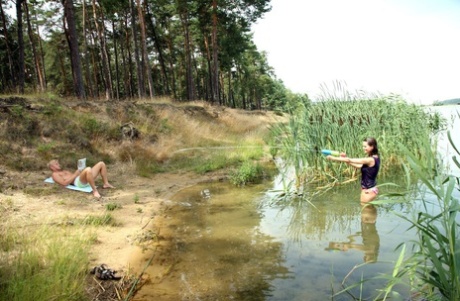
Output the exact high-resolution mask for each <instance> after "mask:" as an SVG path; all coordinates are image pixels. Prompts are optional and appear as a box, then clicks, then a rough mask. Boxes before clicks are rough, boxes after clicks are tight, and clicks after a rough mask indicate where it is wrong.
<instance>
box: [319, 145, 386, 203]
mask: <svg viewBox="0 0 460 301" xmlns="http://www.w3.org/2000/svg"><path fill="white" fill-rule="evenodd" d="M363 150H364V152H365V153H366V155H367V157H365V158H348V157H334V156H330V155H329V156H327V159H328V160H331V161H337V162H345V163H347V164H348V165H351V166H353V167H355V168H359V169H361V203H367V202H371V201H373V200H375V198H376V197H377V194H378V193H379V190H378V188H377V181H376V179H377V175H378V173H379V169H380V157H379V149H378V147H377V140H375V138H372V137H369V138H366V139H364V141H363Z"/></svg>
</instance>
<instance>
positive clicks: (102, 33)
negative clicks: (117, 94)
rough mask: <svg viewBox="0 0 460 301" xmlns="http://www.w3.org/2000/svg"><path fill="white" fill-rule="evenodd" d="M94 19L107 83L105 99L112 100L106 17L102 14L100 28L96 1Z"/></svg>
mask: <svg viewBox="0 0 460 301" xmlns="http://www.w3.org/2000/svg"><path fill="white" fill-rule="evenodd" d="M93 17H94V25H95V26H96V32H97V35H98V38H99V45H100V47H101V54H102V70H103V71H104V83H105V99H106V100H110V99H111V98H112V95H113V88H112V74H111V72H110V60H109V55H108V52H107V45H106V40H105V30H104V16H103V14H102V12H101V18H102V22H101V23H102V25H101V26H99V22H98V18H97V7H96V1H95V0H93Z"/></svg>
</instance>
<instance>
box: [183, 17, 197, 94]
mask: <svg viewBox="0 0 460 301" xmlns="http://www.w3.org/2000/svg"><path fill="white" fill-rule="evenodd" d="M180 19H181V23H182V27H183V30H184V47H185V64H186V66H185V70H186V72H185V77H186V82H187V86H186V88H187V100H195V81H194V79H193V68H192V54H191V51H190V32H189V24H188V23H189V21H188V13H187V9H185V11H184V12H182V13H180Z"/></svg>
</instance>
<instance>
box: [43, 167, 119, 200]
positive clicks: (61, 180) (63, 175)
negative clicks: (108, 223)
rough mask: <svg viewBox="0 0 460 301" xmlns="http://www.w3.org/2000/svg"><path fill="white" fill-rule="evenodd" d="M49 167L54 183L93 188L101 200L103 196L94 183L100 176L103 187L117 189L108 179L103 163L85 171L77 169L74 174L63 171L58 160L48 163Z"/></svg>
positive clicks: (94, 193) (95, 194)
mask: <svg viewBox="0 0 460 301" xmlns="http://www.w3.org/2000/svg"><path fill="white" fill-rule="evenodd" d="M48 167H49V169H51V171H52V172H53V173H52V175H51V177H52V178H53V180H54V182H56V183H58V184H60V185H63V186H67V185H69V184H73V185H75V186H77V187H80V188H83V187H87V186H91V188H92V189H93V195H94V196H95V197H97V198H100V197H101V195H100V194H99V192H98V191H97V188H96V185H95V183H94V181H95V180H96V178H97V177H98V176H99V175H100V176H101V178H102V182H103V183H104V184H103V186H102V187H103V188H115V187H113V186H112V185H111V184H110V183H109V180H108V178H107V167H106V166H105V163H104V162H102V161H100V162H99V163H97V164H96V165H94V166H93V167H86V168H85V169H83V170H78V169H77V170H76V171H75V172H74V173H72V172H70V171H68V170H63V169H62V168H61V165H60V164H59V161H58V160H51V161H50V162H49V163H48Z"/></svg>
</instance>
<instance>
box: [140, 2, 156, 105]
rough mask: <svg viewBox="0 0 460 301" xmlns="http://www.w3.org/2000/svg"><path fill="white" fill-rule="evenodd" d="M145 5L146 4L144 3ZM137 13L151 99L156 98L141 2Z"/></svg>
mask: <svg viewBox="0 0 460 301" xmlns="http://www.w3.org/2000/svg"><path fill="white" fill-rule="evenodd" d="M144 3H145V2H144ZM137 12H138V14H139V27H140V28H141V46H142V48H141V50H142V60H143V62H144V64H143V66H144V68H145V74H146V76H147V80H148V84H149V93H150V98H152V97H153V96H154V89H153V79H152V70H151V69H150V62H149V61H150V60H149V57H148V55H147V36H146V33H145V21H144V20H145V18H144V12H143V9H142V5H141V0H137Z"/></svg>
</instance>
